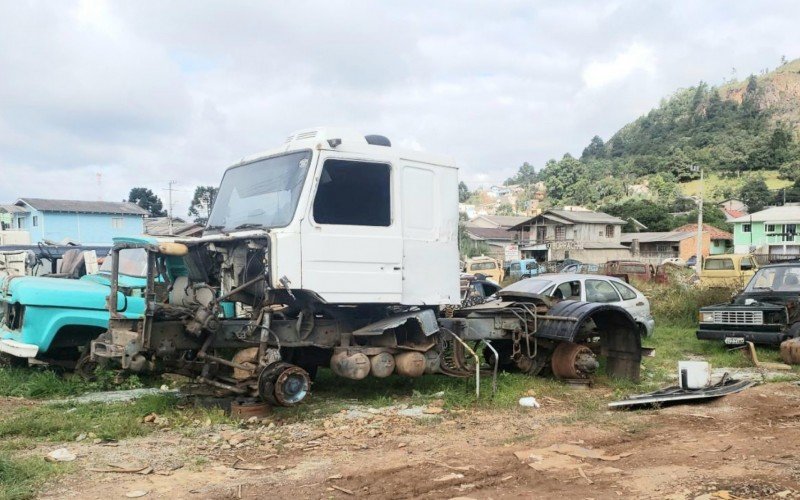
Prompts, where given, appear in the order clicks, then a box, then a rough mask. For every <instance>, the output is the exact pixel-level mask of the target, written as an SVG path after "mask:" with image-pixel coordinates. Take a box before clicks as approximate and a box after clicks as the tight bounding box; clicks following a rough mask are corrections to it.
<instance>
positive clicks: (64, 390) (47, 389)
mask: <svg viewBox="0 0 800 500" xmlns="http://www.w3.org/2000/svg"><path fill="white" fill-rule="evenodd" d="M155 383H156V381H155V379H153V380H151V379H140V378H139V377H138V376H136V375H128V376H125V377H124V378H122V379H120V378H119V377H118V376H117V374H116V373H115V372H112V371H101V372H98V374H97V379H96V380H94V381H92V382H87V381H86V380H84V379H83V378H81V377H80V376H78V375H76V374H74V373H59V372H58V371H55V370H53V369H49V368H45V367H26V368H11V367H9V368H0V396H16V397H24V398H31V399H42V398H52V397H59V396H60V397H64V396H77V395H80V394H84V393H87V392H95V391H108V390H123V389H137V388H140V387H145V386H147V385H155Z"/></svg>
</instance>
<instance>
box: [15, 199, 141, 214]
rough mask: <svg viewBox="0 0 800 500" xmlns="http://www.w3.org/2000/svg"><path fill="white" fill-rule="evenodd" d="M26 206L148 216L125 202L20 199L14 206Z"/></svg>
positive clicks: (57, 210)
mask: <svg viewBox="0 0 800 500" xmlns="http://www.w3.org/2000/svg"><path fill="white" fill-rule="evenodd" d="M24 204H27V205H29V206H31V207H33V208H35V209H36V210H39V211H42V212H72V213H82V214H114V215H149V212H148V211H147V210H145V209H143V208H142V207H140V206H139V205H137V204H136V203H130V202H127V201H121V202H120V201H87V200H49V199H45V198H20V199H18V200H17V202H16V203H15V205H17V206H19V207H22V206H23V205H24Z"/></svg>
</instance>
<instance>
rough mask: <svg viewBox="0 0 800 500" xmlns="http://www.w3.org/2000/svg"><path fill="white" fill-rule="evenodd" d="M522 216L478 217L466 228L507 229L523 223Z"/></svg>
mask: <svg viewBox="0 0 800 500" xmlns="http://www.w3.org/2000/svg"><path fill="white" fill-rule="evenodd" d="M529 218H530V217H525V216H524V215H479V216H477V217H475V218H474V219H472V220H471V221H469V222H468V223H467V227H493V228H503V229H509V228H512V227H514V226H516V225H517V224H520V223H522V222H525V221H526V220H528V219H529Z"/></svg>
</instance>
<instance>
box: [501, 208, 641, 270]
mask: <svg viewBox="0 0 800 500" xmlns="http://www.w3.org/2000/svg"><path fill="white" fill-rule="evenodd" d="M624 225H625V221H624V220H622V219H619V218H617V217H614V216H612V215H608V214H606V213H603V212H593V211H591V210H586V209H580V210H563V209H561V210H558V209H551V210H545V211H544V212H542V213H541V214H539V215H536V216H535V217H532V218H530V219H528V220H526V221H524V222H521V223H519V224H517V225H516V226H513V227H512V228H511V229H510V230H509V231H513V232H515V233H516V237H517V241H518V242H519V246H520V251H521V252H522V256H523V257H524V258H535V259H537V260H539V261H544V260H561V259H577V260H579V261H581V262H586V263H590V264H601V263H603V262H606V261H608V260H613V259H625V258H629V257H630V250H629V249H628V248H627V247H625V246H623V245H621V244H620V235H621V234H622V226H624Z"/></svg>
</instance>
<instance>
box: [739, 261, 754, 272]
mask: <svg viewBox="0 0 800 500" xmlns="http://www.w3.org/2000/svg"><path fill="white" fill-rule="evenodd" d="M739 268H740V269H741V270H742V271H750V270H752V269H753V262H752V261H751V260H750V259H749V258H748V259H742V262H741V263H740V264H739Z"/></svg>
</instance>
